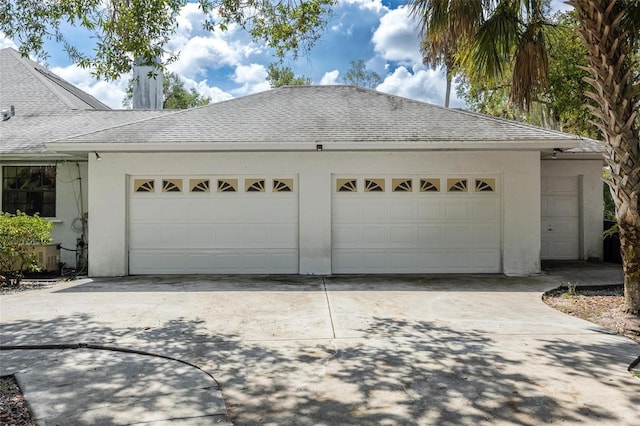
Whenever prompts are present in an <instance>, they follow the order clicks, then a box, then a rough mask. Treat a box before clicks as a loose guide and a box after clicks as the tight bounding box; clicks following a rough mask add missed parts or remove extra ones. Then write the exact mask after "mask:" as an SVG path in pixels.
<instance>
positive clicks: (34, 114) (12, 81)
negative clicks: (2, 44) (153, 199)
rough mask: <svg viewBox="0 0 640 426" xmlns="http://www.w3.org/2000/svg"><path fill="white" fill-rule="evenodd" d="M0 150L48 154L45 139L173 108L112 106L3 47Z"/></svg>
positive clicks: (100, 127) (102, 127)
mask: <svg viewBox="0 0 640 426" xmlns="http://www.w3.org/2000/svg"><path fill="white" fill-rule="evenodd" d="M11 105H13V106H14V107H15V113H16V114H15V115H14V116H13V117H11V118H9V119H8V120H6V121H2V122H0V154H23V153H27V154H29V153H30V154H44V153H47V152H48V150H47V148H46V146H45V143H48V142H51V141H54V140H57V139H63V138H66V137H69V136H74V135H78V134H82V133H87V132H92V131H96V130H101V129H106V128H109V127H113V126H117V125H121V124H123V123H132V122H135V121H139V120H142V119H146V118H150V117H155V116H158V115H161V114H167V113H169V111H141V110H137V111H131V110H111V109H110V108H109V107H108V106H106V105H105V104H103V103H102V102H100V101H98V100H97V99H96V98H94V97H93V96H91V95H89V94H88V93H85V92H83V91H82V90H80V89H78V88H77V87H75V86H74V85H72V84H71V83H69V82H67V81H65V80H63V79H61V78H60V77H58V76H57V75H55V74H53V73H52V72H50V71H49V70H47V69H46V68H44V67H42V66H41V65H39V64H37V63H35V62H33V61H32V60H30V59H27V58H23V57H22V56H21V55H20V53H19V52H17V51H16V50H14V49H11V48H6V49H0V109H3V110H5V109H6V110H8V109H9V107H10V106H11Z"/></svg>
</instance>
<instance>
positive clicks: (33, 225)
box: [0, 212, 53, 282]
mask: <svg viewBox="0 0 640 426" xmlns="http://www.w3.org/2000/svg"><path fill="white" fill-rule="evenodd" d="M52 227H53V225H52V223H51V222H49V221H48V220H46V219H43V218H41V217H40V216H38V215H37V214H36V215H34V216H29V215H26V214H24V213H22V212H18V213H16V214H11V213H2V212H0V273H1V274H3V275H6V276H7V277H9V278H11V279H14V280H15V281H16V282H20V279H21V278H22V271H23V270H25V269H27V270H29V271H37V270H38V265H37V262H36V257H35V253H34V252H33V246H34V245H40V244H47V243H50V242H51V229H52Z"/></svg>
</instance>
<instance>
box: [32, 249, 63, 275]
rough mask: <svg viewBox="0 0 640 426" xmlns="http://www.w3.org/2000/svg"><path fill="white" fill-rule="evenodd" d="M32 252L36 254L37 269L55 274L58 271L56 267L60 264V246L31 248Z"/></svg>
mask: <svg viewBox="0 0 640 426" xmlns="http://www.w3.org/2000/svg"><path fill="white" fill-rule="evenodd" d="M33 251H34V252H35V253H36V260H37V262H38V267H39V268H41V269H42V270H43V271H46V272H55V271H57V270H58V269H60V268H59V267H58V264H59V263H60V244H56V243H53V244H44V245H40V246H33Z"/></svg>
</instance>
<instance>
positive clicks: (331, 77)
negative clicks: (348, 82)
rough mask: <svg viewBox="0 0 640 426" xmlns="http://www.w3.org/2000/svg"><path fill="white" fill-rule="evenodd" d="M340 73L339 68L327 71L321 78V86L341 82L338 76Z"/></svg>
mask: <svg viewBox="0 0 640 426" xmlns="http://www.w3.org/2000/svg"><path fill="white" fill-rule="evenodd" d="M339 75H340V71H338V70H333V71H327V72H325V73H324V75H323V76H322V78H321V79H320V85H321V86H331V85H333V84H339V83H338V76H339Z"/></svg>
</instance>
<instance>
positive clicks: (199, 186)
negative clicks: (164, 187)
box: [189, 179, 211, 193]
mask: <svg viewBox="0 0 640 426" xmlns="http://www.w3.org/2000/svg"><path fill="white" fill-rule="evenodd" d="M189 188H191V192H202V193H207V192H211V181H210V180H209V179H189Z"/></svg>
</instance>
